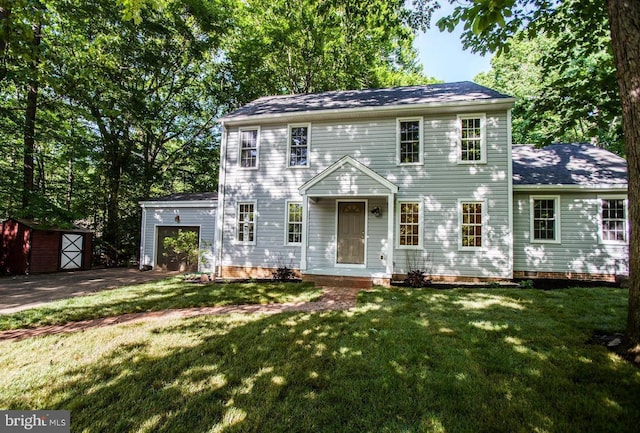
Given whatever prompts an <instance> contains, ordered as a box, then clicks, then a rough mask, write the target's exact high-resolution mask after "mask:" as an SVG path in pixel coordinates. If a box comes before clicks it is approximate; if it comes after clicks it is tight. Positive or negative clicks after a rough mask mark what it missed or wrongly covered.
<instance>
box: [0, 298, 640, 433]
mask: <svg viewBox="0 0 640 433" xmlns="http://www.w3.org/2000/svg"><path fill="white" fill-rule="evenodd" d="M626 302H627V299H626V292H625V291H624V290H619V289H597V288H589V289H567V290H557V291H539V290H517V289H491V290H462V289H460V290H448V291H439V290H433V289H419V290H415V289H394V290H388V289H377V290H374V291H372V292H369V293H361V295H360V297H359V302H358V306H357V307H356V308H355V309H352V310H350V311H346V312H324V313H287V314H279V315H273V316H267V315H244V316H243V315H228V316H209V317H196V318H190V319H172V320H171V321H167V320H166V319H162V320H161V319H158V320H150V321H145V322H140V323H135V324H128V325H120V326H112V327H105V328H100V329H93V330H89V331H85V332H82V333H75V334H67V335H57V336H48V337H40V338H31V339H27V340H22V341H16V342H0V409H44V408H47V409H68V410H70V411H71V419H72V422H71V423H72V426H71V427H72V428H71V431H73V432H85V433H97V432H176V433H181V432H185V433H186V432H218V433H220V432H224V433H231V432H290V431H296V432H358V433H359V432H447V433H457V432H581V433H582V432H616V433H620V432H636V431H637V426H638V425H640V399H638V395H640V370H638V369H637V368H635V367H633V366H631V365H630V364H628V363H626V362H624V361H622V360H620V359H619V358H618V357H616V356H615V355H613V354H611V353H609V352H608V351H607V350H606V348H604V347H601V346H596V345H588V344H585V341H586V340H587V339H588V338H589V337H590V336H591V334H592V332H593V330H595V329H598V330H603V331H617V330H621V329H623V327H624V322H625V311H626Z"/></svg>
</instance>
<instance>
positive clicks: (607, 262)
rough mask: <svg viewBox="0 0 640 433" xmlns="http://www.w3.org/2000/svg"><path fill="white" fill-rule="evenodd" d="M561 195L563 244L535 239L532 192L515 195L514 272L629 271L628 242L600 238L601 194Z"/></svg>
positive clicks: (610, 272) (600, 272) (559, 224)
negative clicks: (536, 240)
mask: <svg viewBox="0 0 640 433" xmlns="http://www.w3.org/2000/svg"><path fill="white" fill-rule="evenodd" d="M533 196H534V197H539V195H533ZM551 197H553V196H551ZM559 197H560V200H559V212H560V213H561V215H562V217H561V219H560V221H559V222H558V227H559V230H561V232H562V243H546V242H545V243H541V242H532V240H531V215H532V212H531V209H530V207H531V204H532V195H531V194H530V193H528V192H516V193H515V194H514V200H513V222H514V227H513V232H514V247H513V249H514V256H513V260H514V265H513V268H514V271H531V272H558V273H566V272H569V273H590V274H612V275H615V274H626V273H627V272H628V256H627V254H628V245H626V244H622V243H614V244H608V243H602V242H600V241H599V238H600V236H601V234H600V230H601V228H600V225H601V224H600V218H599V217H598V213H599V212H600V211H601V202H600V196H598V195H597V194H595V193H592V192H565V193H562V194H561V195H559Z"/></svg>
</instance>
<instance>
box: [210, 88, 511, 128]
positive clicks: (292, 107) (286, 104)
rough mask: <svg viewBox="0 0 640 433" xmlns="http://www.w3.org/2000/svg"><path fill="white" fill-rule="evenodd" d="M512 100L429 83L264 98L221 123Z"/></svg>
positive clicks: (480, 90)
mask: <svg viewBox="0 0 640 433" xmlns="http://www.w3.org/2000/svg"><path fill="white" fill-rule="evenodd" d="M496 99H504V100H505V101H506V100H513V98H512V97H511V96H508V95H504V94H502V93H500V92H497V91H495V90H492V89H489V88H487V87H484V86H481V85H479V84H476V83H473V82H471V81H461V82H457V83H444V84H428V85H423V86H406V87H392V88H387V89H366V90H346V91H334V92H324V93H308V94H297V95H280V96H265V97H262V98H258V99H256V100H255V101H253V102H250V103H248V104H247V105H245V106H243V107H241V108H239V109H238V110H236V111H234V112H232V113H230V114H227V115H226V116H224V117H223V118H222V119H221V121H223V122H224V121H227V120H236V119H242V118H246V117H251V116H269V115H274V116H275V115H283V114H294V113H308V112H319V111H326V110H347V109H363V108H372V107H394V106H398V107H401V106H410V105H421V104H438V103H455V102H474V101H478V102H481V101H490V100H496Z"/></svg>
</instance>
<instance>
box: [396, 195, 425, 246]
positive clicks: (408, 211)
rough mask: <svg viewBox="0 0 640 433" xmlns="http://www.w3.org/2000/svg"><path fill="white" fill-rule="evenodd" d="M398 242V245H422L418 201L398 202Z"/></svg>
mask: <svg viewBox="0 0 640 433" xmlns="http://www.w3.org/2000/svg"><path fill="white" fill-rule="evenodd" d="M399 207H400V209H399V221H400V223H399V227H398V244H399V246H400V247H419V246H421V245H422V242H421V238H422V236H421V235H420V224H421V221H420V202H417V201H403V202H400V204H399Z"/></svg>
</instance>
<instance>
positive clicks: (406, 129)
mask: <svg viewBox="0 0 640 433" xmlns="http://www.w3.org/2000/svg"><path fill="white" fill-rule="evenodd" d="M396 127H397V131H396V134H397V159H398V164H422V141H423V140H422V118H418V117H417V118H411V119H397V125H396Z"/></svg>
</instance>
